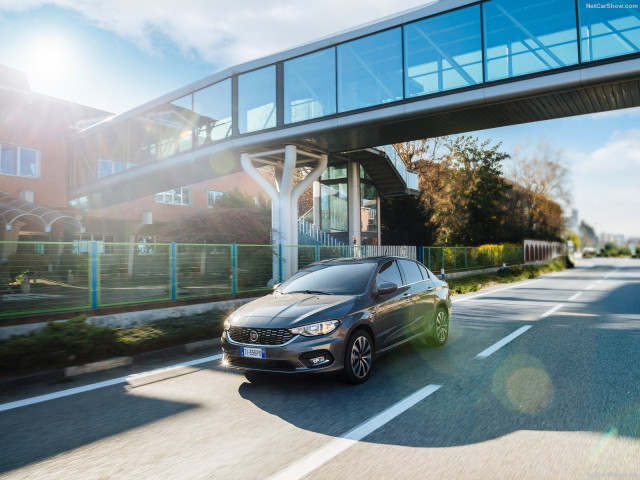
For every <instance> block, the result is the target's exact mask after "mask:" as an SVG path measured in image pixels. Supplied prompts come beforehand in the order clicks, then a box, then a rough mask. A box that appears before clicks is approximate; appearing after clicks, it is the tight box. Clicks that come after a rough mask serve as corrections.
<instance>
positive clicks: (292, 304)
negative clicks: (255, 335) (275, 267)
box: [231, 293, 356, 328]
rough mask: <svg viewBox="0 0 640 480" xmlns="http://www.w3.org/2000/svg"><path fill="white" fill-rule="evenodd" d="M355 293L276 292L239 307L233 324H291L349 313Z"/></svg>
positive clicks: (250, 325) (256, 325) (239, 325)
mask: <svg viewBox="0 0 640 480" xmlns="http://www.w3.org/2000/svg"><path fill="white" fill-rule="evenodd" d="M355 298H356V297H355V296H352V295H310V294H305V293H293V294H278V293H276V294H273V295H267V296H266V297H262V298H259V299H257V300H254V301H252V302H249V303H247V304H246V305H243V306H242V307H240V308H239V309H238V310H236V312H235V313H234V314H233V317H232V320H231V324H232V325H234V326H238V327H254V328H291V327H294V326H297V325H305V324H307V323H312V322H315V321H322V320H329V319H331V318H341V317H344V316H345V315H348V314H349V312H350V310H351V307H352V305H353V302H354V300H355Z"/></svg>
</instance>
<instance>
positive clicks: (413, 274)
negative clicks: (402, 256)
mask: <svg viewBox="0 0 640 480" xmlns="http://www.w3.org/2000/svg"><path fill="white" fill-rule="evenodd" d="M400 266H401V267H402V271H403V272H404V277H405V278H406V280H407V283H417V282H421V281H422V274H421V273H420V269H419V268H418V264H417V263H416V262H414V261H412V260H400Z"/></svg>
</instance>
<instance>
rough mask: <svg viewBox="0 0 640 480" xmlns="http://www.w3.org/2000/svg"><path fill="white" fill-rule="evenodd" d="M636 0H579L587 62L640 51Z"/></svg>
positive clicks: (639, 9) (582, 47) (639, 21)
mask: <svg viewBox="0 0 640 480" xmlns="http://www.w3.org/2000/svg"><path fill="white" fill-rule="evenodd" d="M634 3H636V2H629V1H626V0H625V1H611V2H607V3H606V4H604V3H603V4H600V3H597V2H592V1H588V0H578V11H579V13H580V42H581V50H582V61H583V62H591V61H593V60H600V59H603V58H609V57H615V56H617V55H628V54H630V53H638V52H640V8H638V4H637V3H636V4H635V5H633V4H634ZM612 5H615V6H616V8H614V6H612ZM618 5H619V6H620V7H618ZM634 7H635V8H634Z"/></svg>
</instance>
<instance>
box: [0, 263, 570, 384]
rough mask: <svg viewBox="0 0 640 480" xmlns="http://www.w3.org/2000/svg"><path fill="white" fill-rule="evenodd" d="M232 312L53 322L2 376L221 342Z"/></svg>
mask: <svg viewBox="0 0 640 480" xmlns="http://www.w3.org/2000/svg"><path fill="white" fill-rule="evenodd" d="M572 266H573V265H572V264H571V262H570V261H569V260H567V259H565V258H562V259H558V260H554V261H552V262H549V263H546V264H541V265H527V266H522V265H518V266H513V267H508V268H506V269H505V270H503V271H499V272H497V273H492V274H480V275H471V276H468V277H463V278H456V279H451V280H450V281H449V287H450V289H451V292H452V294H462V293H469V292H476V291H478V290H480V289H481V288H483V287H487V286H490V285H494V284H498V283H511V282H518V281H521V280H526V279H528V278H535V277H537V276H539V275H542V274H544V273H549V272H555V271H559V270H563V269H564V268H567V267H569V268H570V267H572ZM226 315H228V312H222V311H213V312H210V313H205V314H200V315H195V316H191V317H184V318H177V319H176V318H171V319H165V320H158V321H155V322H150V323H147V324H145V325H140V326H136V327H131V328H124V329H118V328H113V327H100V326H96V325H92V324H88V323H86V316H84V315H81V316H78V317H75V318H72V319H70V320H67V321H66V322H55V323H54V322H49V323H48V324H47V325H46V326H45V327H44V328H43V329H42V330H38V331H36V332H31V333H30V334H28V335H14V336H12V337H11V338H8V339H4V340H0V377H7V376H16V375H21V374H27V373H32V372H36V371H42V370H48V369H52V368H60V367H69V366H73V365H81V364H84V363H89V362H95V361H98V360H105V359H108V358H111V357H118V356H130V355H136V354H138V353H143V352H149V351H152V350H158V349H161V348H166V347H172V346H177V345H182V344H185V343H189V342H195V341H198V340H206V339H210V338H216V337H219V336H220V335H221V334H222V324H223V322H224V318H225V317H226Z"/></svg>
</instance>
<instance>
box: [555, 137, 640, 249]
mask: <svg viewBox="0 0 640 480" xmlns="http://www.w3.org/2000/svg"><path fill="white" fill-rule="evenodd" d="M567 158H568V159H569V160H570V163H571V172H572V180H573V185H574V199H575V205H576V208H578V209H579V211H580V217H581V218H583V219H584V220H585V221H586V222H587V223H590V224H591V225H593V226H595V227H596V230H597V231H598V232H599V233H618V234H625V235H627V236H640V215H639V214H638V212H640V129H630V130H626V131H623V132H615V133H614V134H613V135H612V136H611V137H610V138H609V139H608V141H607V142H606V143H605V144H604V145H603V146H602V147H600V148H598V149H596V150H594V151H592V152H590V153H584V152H580V151H576V150H572V151H568V152H567Z"/></svg>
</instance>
